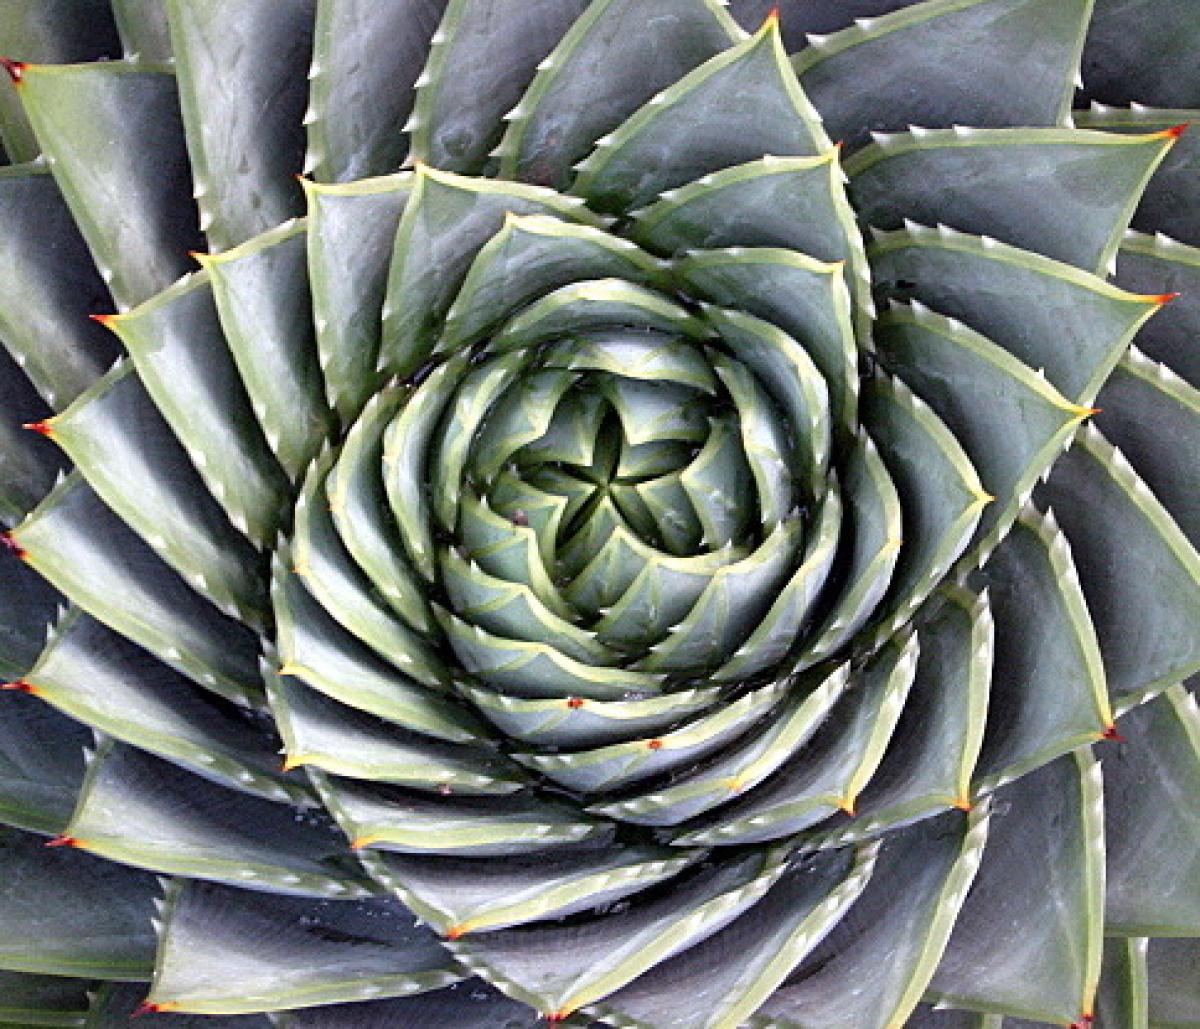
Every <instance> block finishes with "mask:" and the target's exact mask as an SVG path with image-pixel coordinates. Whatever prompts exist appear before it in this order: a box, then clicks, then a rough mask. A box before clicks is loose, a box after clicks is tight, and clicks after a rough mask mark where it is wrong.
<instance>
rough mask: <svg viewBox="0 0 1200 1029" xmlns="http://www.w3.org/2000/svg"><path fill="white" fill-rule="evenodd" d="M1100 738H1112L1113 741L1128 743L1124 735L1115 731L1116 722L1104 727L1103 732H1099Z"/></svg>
mask: <svg viewBox="0 0 1200 1029" xmlns="http://www.w3.org/2000/svg"><path fill="white" fill-rule="evenodd" d="M1100 738H1101V739H1102V740H1112V742H1113V743H1128V742H1129V741H1128V740H1127V739H1126V738H1125V737H1124V736H1122V735H1121V734H1120V733H1119V732H1117V726H1116V723H1114V724H1112V725H1110V726H1108V727H1106V728H1105V730H1104V732H1102V733H1101V734H1100Z"/></svg>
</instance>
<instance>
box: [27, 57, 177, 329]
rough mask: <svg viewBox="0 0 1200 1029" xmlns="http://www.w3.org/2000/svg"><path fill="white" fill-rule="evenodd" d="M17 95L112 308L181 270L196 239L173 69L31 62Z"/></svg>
mask: <svg viewBox="0 0 1200 1029" xmlns="http://www.w3.org/2000/svg"><path fill="white" fill-rule="evenodd" d="M20 95H21V101H22V103H23V104H24V105H25V113H26V114H27V115H28V116H29V120H30V123H31V124H32V125H33V129H34V132H35V133H36V134H37V140H38V143H39V144H40V145H41V147H42V149H43V150H44V151H45V152H46V155H47V157H48V159H49V161H50V169H51V171H52V172H53V173H54V178H55V181H56V182H57V183H58V186H59V189H61V190H62V195H63V199H64V200H66V202H67V206H68V207H69V208H70V210H71V215H72V217H74V219H75V223H76V224H77V225H78V226H79V230H80V232H81V233H82V234H83V238H84V239H85V240H86V241H87V244H88V247H89V248H90V249H91V252H92V256H93V257H94V258H95V261H96V267H97V268H98V269H99V271H100V277H101V278H102V279H103V280H104V282H105V283H106V284H107V285H108V287H109V289H110V290H111V291H112V295H113V299H114V300H116V302H117V306H118V309H120V310H124V309H126V308H128V307H130V306H132V305H134V304H138V303H141V302H142V301H144V300H146V299H147V298H149V297H151V296H153V295H154V294H155V293H157V292H158V291H159V290H161V289H165V288H166V287H167V286H168V285H170V284H171V283H172V282H174V281H175V279H177V278H179V276H180V275H182V274H183V273H184V272H185V271H186V270H187V263H188V261H187V252H188V250H194V249H196V248H197V246H198V245H199V236H198V234H197V230H196V207H195V205H194V204H193V202H192V199H191V192H192V191H191V181H190V176H189V171H188V162H187V154H186V152H185V148H184V135H183V124H182V122H181V121H180V117H179V101H178V96H177V93H176V88H175V76H174V75H173V74H172V73H171V72H170V71H169V70H167V69H166V68H164V67H162V66H160V65H140V64H130V63H127V62H125V61H107V62H97V63H93V64H71V65H30V66H28V67H26V68H25V69H24V71H23V73H22V75H21V90H20Z"/></svg>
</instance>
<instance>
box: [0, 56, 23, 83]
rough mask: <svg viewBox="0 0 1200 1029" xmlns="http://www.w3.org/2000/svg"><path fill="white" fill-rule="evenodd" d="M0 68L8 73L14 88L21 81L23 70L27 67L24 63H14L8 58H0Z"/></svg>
mask: <svg viewBox="0 0 1200 1029" xmlns="http://www.w3.org/2000/svg"><path fill="white" fill-rule="evenodd" d="M0 66H3V68H4V70H5V71H6V72H8V77H9V78H10V79H12V81H13V85H14V86H19V85H20V84H21V80H22V79H23V78H24V77H25V69H26V68H27V67H29V65H27V64H26V63H25V62H24V61H14V60H11V59H10V58H8V57H0Z"/></svg>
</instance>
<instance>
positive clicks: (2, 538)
mask: <svg viewBox="0 0 1200 1029" xmlns="http://www.w3.org/2000/svg"><path fill="white" fill-rule="evenodd" d="M0 543H3V544H4V546H5V547H6V548H7V549H8V552H9V553H10V554H12V556H13V557H15V558H17V559H18V560H20V561H24V560H25V558H26V557H27V556H28V553H29V552H28V551H27V550H26V549H25V548H24V547H23V546H21V544H19V543H18V542H17V541H16V539H14V538H13V534H12V532H0Z"/></svg>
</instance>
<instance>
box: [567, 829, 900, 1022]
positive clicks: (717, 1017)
mask: <svg viewBox="0 0 1200 1029" xmlns="http://www.w3.org/2000/svg"><path fill="white" fill-rule="evenodd" d="M875 855H876V848H873V847H867V848H863V849H862V850H861V851H859V852H857V853H855V852H853V851H851V850H844V851H839V852H837V853H836V854H832V855H820V856H816V857H810V858H806V859H804V860H802V861H799V862H796V863H795V864H793V865H792V867H790V868H789V869H788V870H787V871H786V872H784V874H783V876H782V877H781V878H780V880H779V881H778V882H777V883H776V884H775V885H774V886H772V887H771V889H770V890H768V891H767V893H766V895H765V896H764V897H763V898H762V899H761V900H760V901H758V903H756V904H755V905H754V906H753V907H751V908H750V909H749V910H748V911H746V912H745V913H743V914H741V915H740V916H739V917H737V918H735V919H734V920H733V921H732V922H731V923H730V924H729V925H728V926H725V927H724V928H722V929H719V930H718V931H717V932H715V933H713V935H711V936H709V937H708V939H706V940H702V941H701V942H699V943H698V944H696V945H695V946H692V947H689V948H687V949H686V950H684V951H683V952H682V953H680V954H678V955H676V956H674V957H672V958H668V959H667V960H666V961H664V962H662V963H661V964H659V965H656V966H655V967H654V968H652V969H650V970H648V971H647V972H645V973H644V974H643V975H641V976H639V977H638V978H637V979H635V980H634V981H633V982H632V983H630V984H629V985H628V986H625V987H623V988H622V989H620V990H618V991H617V992H616V993H613V994H610V995H609V996H608V997H606V998H604V1000H602V1001H600V1002H599V1003H597V1004H592V1005H590V1006H589V1007H588V1009H587V1010H588V1012H589V1013H591V1014H594V1015H596V1016H598V1017H601V1018H604V1019H605V1020H606V1021H608V1022H609V1023H610V1024H615V1025H622V1026H637V1027H649V1026H653V1025H655V1024H656V1023H658V1021H659V1019H660V1018H661V1017H662V1013H663V1012H670V1016H669V1017H672V1018H673V1019H676V1020H677V1021H678V1022H680V1023H681V1024H686V1025H688V1026H694V1027H696V1029H734V1027H735V1026H738V1025H743V1024H745V1020H746V1019H747V1017H748V1016H749V1015H750V1014H751V1013H752V1012H753V1011H754V1010H756V1009H757V1008H758V1007H759V1005H761V1004H762V1003H763V1001H765V1000H766V999H767V998H768V997H769V996H770V995H771V994H772V993H773V992H774V990H775V989H776V988H778V987H779V986H780V985H781V984H782V983H783V982H784V981H785V979H786V978H787V976H788V975H789V974H790V973H791V971H792V969H794V968H795V967H796V965H798V964H799V963H800V962H801V961H802V960H804V958H805V957H806V956H807V955H808V954H809V952H811V951H812V949H813V948H814V947H816V946H817V945H818V944H819V943H820V942H821V940H822V939H823V938H824V937H825V935H826V934H827V933H828V932H829V931H830V930H831V929H832V928H833V927H834V926H835V925H836V924H837V922H838V921H839V920H840V919H841V918H842V916H843V915H845V913H846V911H847V910H848V909H849V908H850V906H851V905H852V904H853V903H854V902H855V901H856V900H857V899H858V897H859V896H860V895H861V894H862V891H863V889H864V888H865V887H866V884H867V882H868V881H869V880H870V878H871V873H872V871H873V869H874V866H875ZM732 955H737V960H730V958H731V956H732Z"/></svg>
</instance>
